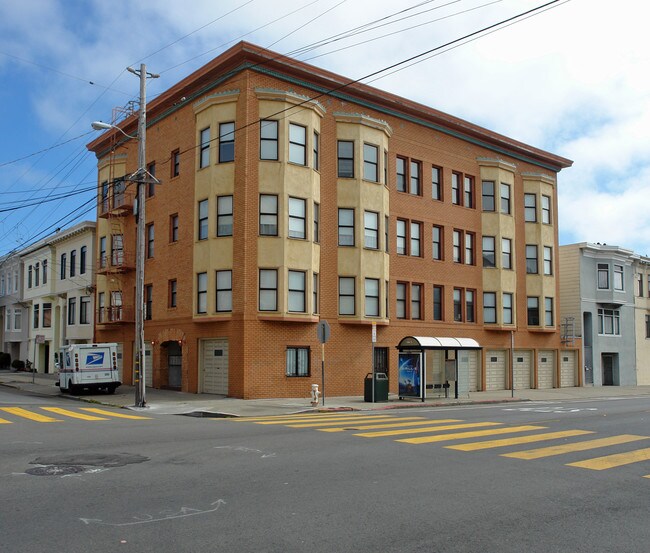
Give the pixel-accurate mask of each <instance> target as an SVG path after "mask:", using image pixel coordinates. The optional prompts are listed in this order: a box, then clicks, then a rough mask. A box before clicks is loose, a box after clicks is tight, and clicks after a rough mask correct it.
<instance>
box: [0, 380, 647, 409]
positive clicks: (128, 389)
mask: <svg viewBox="0 0 650 553" xmlns="http://www.w3.org/2000/svg"><path fill="white" fill-rule="evenodd" d="M33 380H34V383H32V374H31V373H25V372H10V371H0V385H3V386H8V387H11V388H16V389H18V390H23V391H25V392H29V393H31V394H34V395H39V396H43V397H62V398H66V399H69V400H71V401H85V402H90V403H99V404H103V405H110V406H113V407H123V408H126V409H137V408H136V407H134V398H135V389H134V387H133V386H120V387H119V388H118V389H117V391H116V392H115V394H113V395H108V394H82V395H78V396H71V395H69V394H62V393H61V391H60V390H59V388H58V387H57V386H55V382H56V381H57V376H56V375H54V374H36V375H33ZM450 395H451V396H452V397H449V398H444V397H441V398H429V399H427V400H426V401H425V402H421V401H419V400H399V398H398V397H397V396H395V395H393V394H390V395H389V399H388V402H384V403H367V402H365V401H364V399H363V397H359V396H352V397H332V398H329V397H326V398H325V406H324V407H323V404H322V403H323V402H322V401H321V402H319V405H318V407H315V408H314V407H312V406H311V404H310V401H309V398H279V399H248V400H246V399H236V398H229V397H224V396H215V395H211V394H188V393H184V392H176V391H172V390H156V389H154V388H147V389H146V402H147V407H145V408H144V409H145V410H147V411H150V412H151V413H160V414H166V415H194V416H208V417H220V416H222V417H253V416H268V415H286V414H291V413H302V412H312V411H313V412H316V411H323V410H326V411H329V410H332V411H363V410H378V409H408V408H418V407H445V406H451V405H459V404H460V405H467V404H489V403H511V402H522V401H566V400H572V399H585V400H587V399H598V398H622V397H632V396H635V397H637V396H644V397H647V398H648V399H650V386H603V387H600V386H598V387H594V386H590V387H582V388H553V389H546V390H515V392H514V398H513V397H511V391H510V390H498V391H492V392H471V393H469V394H466V395H465V397H460V398H459V399H454V397H453V390H452V392H451V393H450Z"/></svg>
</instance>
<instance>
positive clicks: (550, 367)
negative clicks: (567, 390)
mask: <svg viewBox="0 0 650 553" xmlns="http://www.w3.org/2000/svg"><path fill="white" fill-rule="evenodd" d="M554 374H555V352H554V351H553V350H548V351H539V352H538V353H537V387H538V388H540V389H545V388H552V387H553V380H554V378H553V375H554Z"/></svg>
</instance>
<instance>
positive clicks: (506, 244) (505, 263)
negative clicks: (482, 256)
mask: <svg viewBox="0 0 650 553" xmlns="http://www.w3.org/2000/svg"><path fill="white" fill-rule="evenodd" d="M501 268H502V269H512V240H511V239H510V238H502V239H501Z"/></svg>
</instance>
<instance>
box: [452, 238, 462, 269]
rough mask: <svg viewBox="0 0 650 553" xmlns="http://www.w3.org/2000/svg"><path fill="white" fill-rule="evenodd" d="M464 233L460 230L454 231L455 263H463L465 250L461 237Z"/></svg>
mask: <svg viewBox="0 0 650 553" xmlns="http://www.w3.org/2000/svg"><path fill="white" fill-rule="evenodd" d="M462 235H463V232H462V231H460V230H454V234H453V239H452V246H453V260H454V263H462V262H463V250H462V246H461V237H462Z"/></svg>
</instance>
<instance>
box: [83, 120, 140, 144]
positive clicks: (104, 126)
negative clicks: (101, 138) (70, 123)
mask: <svg viewBox="0 0 650 553" xmlns="http://www.w3.org/2000/svg"><path fill="white" fill-rule="evenodd" d="M90 126H91V127H92V128H93V129H95V130H96V131H108V130H111V129H115V130H117V131H120V132H121V133H122V134H123V135H124V136H126V137H127V138H132V139H133V140H137V138H138V137H137V136H131V135H130V134H126V133H125V132H124V131H123V130H122V129H121V128H120V127H118V126H117V125H111V124H110V123H104V122H103V121H93V122H92V123H91V124H90Z"/></svg>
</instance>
